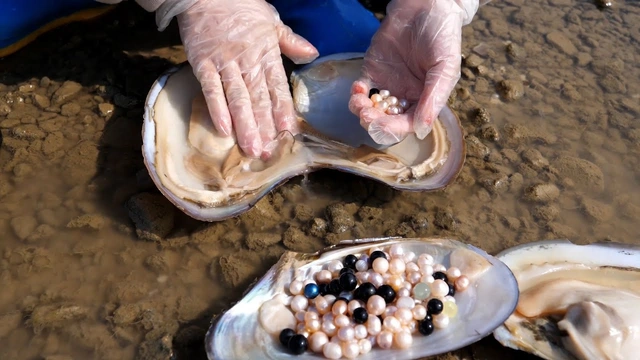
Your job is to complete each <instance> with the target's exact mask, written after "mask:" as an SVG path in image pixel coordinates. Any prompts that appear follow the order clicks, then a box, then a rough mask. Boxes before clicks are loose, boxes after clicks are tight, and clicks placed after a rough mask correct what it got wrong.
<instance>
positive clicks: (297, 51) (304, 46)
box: [278, 24, 320, 65]
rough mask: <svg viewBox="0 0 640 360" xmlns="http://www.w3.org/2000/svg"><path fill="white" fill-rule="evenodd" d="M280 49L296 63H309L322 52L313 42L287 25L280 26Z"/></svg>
mask: <svg viewBox="0 0 640 360" xmlns="http://www.w3.org/2000/svg"><path fill="white" fill-rule="evenodd" d="M278 39H279V43H280V51H281V52H282V54H284V55H285V56H286V57H288V58H289V59H290V60H291V61H293V63H294V64H296V65H300V64H308V63H310V62H312V61H313V60H315V59H316V58H317V57H318V56H320V53H319V52H318V49H316V47H315V46H313V44H311V43H310V42H309V41H307V39H305V38H304V37H302V36H300V35H298V34H296V33H294V32H293V30H291V28H290V27H288V26H287V25H284V24H281V25H279V26H278Z"/></svg>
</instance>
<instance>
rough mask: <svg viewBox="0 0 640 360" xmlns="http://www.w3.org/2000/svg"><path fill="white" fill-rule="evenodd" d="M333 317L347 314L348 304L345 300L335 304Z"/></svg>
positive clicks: (332, 308)
mask: <svg viewBox="0 0 640 360" xmlns="http://www.w3.org/2000/svg"><path fill="white" fill-rule="evenodd" d="M331 312H332V313H333V315H335V316H338V315H341V314H344V313H346V312H347V302H346V301H344V300H338V301H336V302H334V303H333V306H332V307H331Z"/></svg>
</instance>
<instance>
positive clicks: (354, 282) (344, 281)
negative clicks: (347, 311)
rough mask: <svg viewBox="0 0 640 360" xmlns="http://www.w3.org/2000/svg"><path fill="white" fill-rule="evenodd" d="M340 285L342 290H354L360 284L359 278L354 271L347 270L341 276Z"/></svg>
mask: <svg viewBox="0 0 640 360" xmlns="http://www.w3.org/2000/svg"><path fill="white" fill-rule="evenodd" d="M340 286H341V287H342V290H345V291H353V289H355V288H356V286H358V279H357V278H356V275H355V274H354V273H352V272H346V273H344V274H342V276H340Z"/></svg>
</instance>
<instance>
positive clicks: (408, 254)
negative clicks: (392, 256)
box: [404, 251, 416, 263]
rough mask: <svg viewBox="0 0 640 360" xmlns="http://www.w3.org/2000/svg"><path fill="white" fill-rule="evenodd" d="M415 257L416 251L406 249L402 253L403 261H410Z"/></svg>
mask: <svg viewBox="0 0 640 360" xmlns="http://www.w3.org/2000/svg"><path fill="white" fill-rule="evenodd" d="M415 258H416V253H414V252H413V251H408V252H405V253H404V262H407V263H410V262H412V261H413V260H415Z"/></svg>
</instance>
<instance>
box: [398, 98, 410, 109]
mask: <svg viewBox="0 0 640 360" xmlns="http://www.w3.org/2000/svg"><path fill="white" fill-rule="evenodd" d="M398 105H400V106H401V107H402V108H403V109H406V108H408V107H409V101H407V100H406V99H400V100H398Z"/></svg>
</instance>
